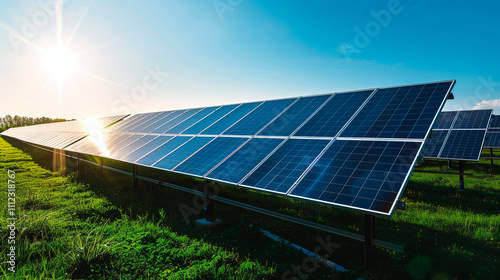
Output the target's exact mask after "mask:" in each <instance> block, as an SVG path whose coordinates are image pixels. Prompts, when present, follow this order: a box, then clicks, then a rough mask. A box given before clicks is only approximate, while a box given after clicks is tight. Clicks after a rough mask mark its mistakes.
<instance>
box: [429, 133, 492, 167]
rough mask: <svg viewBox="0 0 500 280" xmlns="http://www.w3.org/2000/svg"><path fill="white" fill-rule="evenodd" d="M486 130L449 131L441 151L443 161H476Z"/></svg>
mask: <svg viewBox="0 0 500 280" xmlns="http://www.w3.org/2000/svg"><path fill="white" fill-rule="evenodd" d="M485 134H486V130H451V132H450V135H449V136H448V139H447V140H446V143H445V144H444V147H443V151H442V152H441V154H440V155H439V157H440V158H443V159H464V160H478V159H479V156H480V154H481V148H482V144H483V141H484V137H485Z"/></svg>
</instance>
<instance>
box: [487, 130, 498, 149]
mask: <svg viewBox="0 0 500 280" xmlns="http://www.w3.org/2000/svg"><path fill="white" fill-rule="evenodd" d="M484 147H485V148H500V133H492V132H488V133H486V137H485V138H484Z"/></svg>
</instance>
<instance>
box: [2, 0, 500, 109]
mask: <svg viewBox="0 0 500 280" xmlns="http://www.w3.org/2000/svg"><path fill="white" fill-rule="evenodd" d="M57 1H59V2H61V1H62V0H57ZM436 2H437V1H417V0H413V1H409V0H401V1H392V0H391V1H286V4H285V1H278V0H266V1H264V0H262V1H250V0H215V1H211V0H208V1H194V0H192V1H188V0H182V1H181V0H178V1H140V2H139V1H86V0H82V1H76V0H73V1H64V2H63V4H62V5H60V7H62V14H61V13H59V15H60V16H57V13H55V12H54V10H55V9H54V7H55V5H54V3H55V1H54V0H52V1H50V0H40V1H2V2H1V3H0V60H1V61H2V63H1V64H0V92H1V94H2V96H3V100H4V102H2V103H0V115H5V114H12V115H14V114H18V115H27V116H33V117H36V116H42V115H44V116H49V117H63V118H86V117H92V116H106V115H116V114H121V113H139V112H150V111H160V110H168V109H176V108H189V107H203V106H210V105H218V104H228V103H238V102H246V101H252V100H262V99H274V98H282V97H291V96H299V95H312V94H318V93H327V92H335V91H346V90H357V89H364V88H373V87H387V86H394V85H402V84H412V83H422V82H432V81H441V80H449V79H456V80H457V84H456V86H455V88H454V91H453V92H454V94H455V100H450V101H448V102H447V105H446V107H445V110H454V109H461V108H463V109H471V108H495V109H496V110H495V113H497V114H500V101H499V99H500V68H499V67H498V64H499V62H500V55H499V54H498V46H500V36H498V35H499V33H498V32H499V31H498V30H500V23H499V21H498V11H500V4H499V3H498V2H495V1H476V2H474V4H473V5H472V4H465V3H464V4H462V3H461V2H456V1H454V2H451V1H440V2H438V3H436ZM40 3H41V4H40ZM58 18H59V20H58ZM57 22H60V23H61V25H60V32H59V33H58V31H57V30H58V29H57V26H58V24H57ZM57 34H60V42H61V44H62V45H63V46H64V47H65V48H67V51H68V52H69V53H70V54H71V55H72V56H74V63H73V64H72V70H71V71H68V73H67V74H65V75H64V76H61V77H59V76H57V75H55V74H54V73H53V72H52V71H53V70H51V69H50V67H48V66H47V65H43V64H44V63H45V64H47V63H46V62H44V63H42V62H41V61H42V58H43V57H44V56H45V55H44V53H45V52H46V51H47V50H50V49H53V48H54V47H55V46H57V42H58V39H57V38H58V36H57ZM5 101H7V102H5Z"/></svg>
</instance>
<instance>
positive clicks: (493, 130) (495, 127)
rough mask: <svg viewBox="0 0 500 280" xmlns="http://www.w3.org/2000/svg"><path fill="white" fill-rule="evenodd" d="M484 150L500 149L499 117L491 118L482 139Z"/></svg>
mask: <svg viewBox="0 0 500 280" xmlns="http://www.w3.org/2000/svg"><path fill="white" fill-rule="evenodd" d="M484 148H492V149H500V115H493V116H491V122H490V125H489V126H488V130H487V131H486V137H485V138H484Z"/></svg>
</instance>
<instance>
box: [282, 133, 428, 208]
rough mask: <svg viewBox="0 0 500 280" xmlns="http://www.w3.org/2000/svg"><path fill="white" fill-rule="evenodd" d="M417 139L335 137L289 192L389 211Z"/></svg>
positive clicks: (415, 149)
mask: <svg viewBox="0 0 500 280" xmlns="http://www.w3.org/2000/svg"><path fill="white" fill-rule="evenodd" d="M421 145H422V143H421V142H390V141H353V140H351V141H343V140H337V141H335V142H333V144H332V145H331V146H330V147H329V148H328V150H327V151H326V152H325V153H324V154H323V155H322V156H321V157H320V159H319V160H318V162H317V163H316V164H315V165H314V166H313V167H312V168H311V170H310V171H309V172H308V173H307V175H306V176H305V177H304V178H303V179H302V180H301V181H300V182H299V183H298V184H297V185H296V186H295V187H294V188H293V189H292V190H291V192H290V195H291V196H294V197H298V198H302V199H308V200H313V201H321V202H324V203H325V202H326V203H329V204H333V205H337V206H344V207H347V206H349V207H354V208H359V209H369V210H373V211H377V212H382V213H389V212H390V211H391V209H392V208H393V207H394V201H395V199H396V198H397V197H398V195H399V192H400V191H401V187H400V186H401V184H403V182H404V181H405V180H406V177H407V176H408V172H409V168H410V167H411V163H414V162H415V159H416V156H417V151H418V150H419V148H420V146H421Z"/></svg>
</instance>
